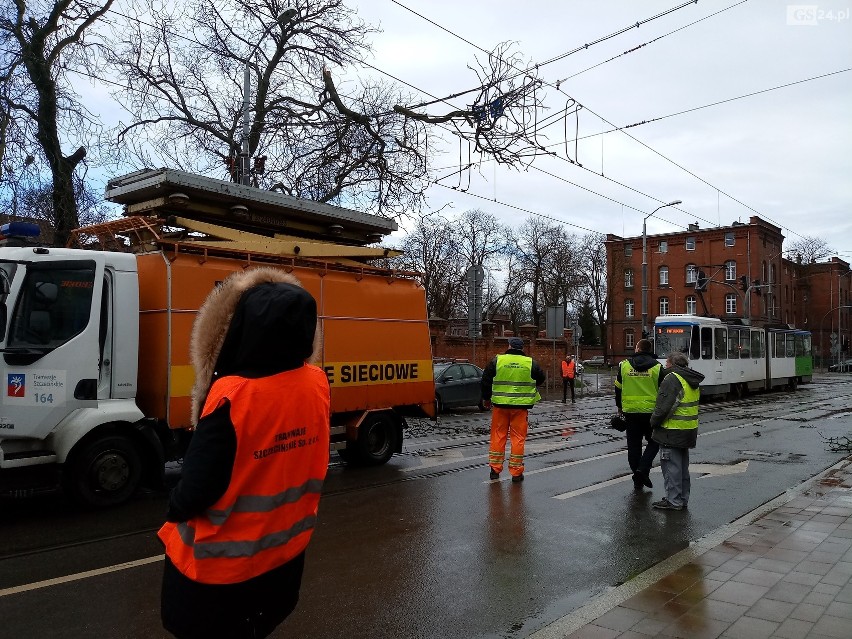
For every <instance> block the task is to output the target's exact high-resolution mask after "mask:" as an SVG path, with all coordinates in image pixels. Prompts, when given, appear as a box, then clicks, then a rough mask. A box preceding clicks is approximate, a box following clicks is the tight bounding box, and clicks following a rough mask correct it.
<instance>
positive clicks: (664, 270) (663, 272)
mask: <svg viewBox="0 0 852 639" xmlns="http://www.w3.org/2000/svg"><path fill="white" fill-rule="evenodd" d="M668 285H669V267H668V266H661V267H660V286H668Z"/></svg>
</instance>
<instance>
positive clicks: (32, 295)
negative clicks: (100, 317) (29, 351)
mask: <svg viewBox="0 0 852 639" xmlns="http://www.w3.org/2000/svg"><path fill="white" fill-rule="evenodd" d="M94 281H95V266H94V263H91V265H90V263H89V262H85V263H82V264H81V263H79V262H77V263H74V264H72V265H69V264H68V263H67V262H66V263H65V264H51V265H39V266H38V267H33V266H32V265H30V266H28V267H27V273H26V276H25V277H24V282H23V284H22V286H21V292H20V295H19V296H18V300H17V303H16V304H15V311H14V313H13V315H12V317H11V321H10V323H9V339H8V342H7V346H9V347H28V346H36V347H39V348H45V347H47V348H56V347H58V346H61V345H62V344H63V343H65V342H67V341H68V340H70V339H71V338H72V337H74V336H75V335H78V334H80V333H81V332H82V331H83V329H85V328H86V326H87V325H88V323H89V316H90V315H91V307H92V293H93V291H94Z"/></svg>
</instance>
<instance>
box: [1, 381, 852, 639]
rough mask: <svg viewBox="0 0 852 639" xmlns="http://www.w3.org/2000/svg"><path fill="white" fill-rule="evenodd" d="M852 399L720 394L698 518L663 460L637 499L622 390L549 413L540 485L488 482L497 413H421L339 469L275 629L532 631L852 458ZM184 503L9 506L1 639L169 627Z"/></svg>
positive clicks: (547, 405) (530, 463) (712, 410)
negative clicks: (669, 491)
mask: <svg viewBox="0 0 852 639" xmlns="http://www.w3.org/2000/svg"><path fill="white" fill-rule="evenodd" d="M850 391H852V377H850V376H848V375H847V376H824V377H819V378H818V379H817V380H816V382H815V383H813V384H811V385H808V386H802V387H800V388H799V390H798V391H797V392H796V393H794V394H789V393H780V392H779V393H772V394H766V395H755V396H753V397H749V398H746V399H744V400H739V401H721V402H714V403H709V404H706V405H702V409H701V437H700V439H699V442H698V448H697V449H696V450H695V451H693V455H692V464H693V488H692V499H691V501H690V508H689V510H688V511H684V512H663V511H655V510H652V509H651V508H650V502H651V501H652V499H658V498H659V497H660V496H661V494H662V492H661V486H662V478H661V477H660V475H659V470H657V471H656V473H654V474H652V480H654V483H655V489H654V490H653V491H648V490H646V491H644V492H642V493H636V492H634V491H633V487H632V482H630V480H629V476H628V475H627V461H626V454H625V449H624V439H623V436H621V435H620V434H619V433H616V432H615V431H611V430H609V429H607V428H606V425H607V418H608V416H609V414H610V413H611V412H612V410H613V400H612V397H611V396H601V397H584V398H582V399H579V400H578V402H577V404H575V405H571V404H568V405H563V404H562V403H561V402H558V401H544V402H542V403H540V404H539V405H538V406H536V408H535V409H534V410H533V411H532V413H531V415H530V422H531V429H530V436H529V438H528V441H527V457H526V466H527V468H526V481H525V482H524V483H523V484H512V483H510V482H509V481H507V478H508V474H507V473H504V475H505V478H504V479H503V480H502V481H497V482H490V481H488V479H487V478H488V469H487V465H486V463H487V448H488V442H487V440H488V415H487V414H486V413H479V412H478V411H470V412H467V411H465V412H459V413H454V414H450V415H446V416H442V418H441V420H440V421H439V423H438V424H437V425H436V424H431V423H429V422H424V423H421V424H413V425H412V428H411V432H410V437H409V438H408V439H407V441H406V444H405V450H404V452H403V454H402V455H399V456H395V457H394V458H393V459H392V460H391V462H390V463H389V464H387V465H386V466H383V467H380V468H351V467H346V466H344V465H342V464H338V463H334V464H332V466H331V467H330V469H329V476H328V480H327V482H326V487H325V491H324V496H323V500H322V502H321V505H320V524H319V527H318V529H317V531H316V534H315V535H314V541H313V543H312V545H311V547H310V549H309V551H308V563H307V569H306V575H305V581H304V584H303V589H302V599H301V602H300V604H299V607H298V609H297V610H296V612H295V613H294V614H293V615H292V616H291V618H290V619H288V620H287V621H286V622H285V624H283V625H282V626H281V628H280V629H279V631H278V632H277V633H276V634H275V635H274V636H277V637H313V638H317V639H326V638H337V637H340V638H346V639H353V638H355V637H442V638H443V637H446V638H457V637H458V638H462V637H464V638H466V639H467V638H471V637H483V638H486V637H488V638H490V637H526V636H528V635H530V634H532V633H533V632H535V631H536V630H538V629H540V628H542V627H544V626H545V625H547V624H548V623H551V622H552V621H555V620H556V619H558V618H560V617H561V616H563V615H565V614H567V613H569V612H571V611H572V610H573V609H575V608H577V607H579V606H580V605H582V604H583V603H585V602H586V601H588V600H589V598H591V597H593V596H595V595H597V594H600V593H602V592H604V591H606V590H607V589H608V588H611V587H613V586H615V585H618V584H620V583H622V582H624V581H626V580H628V579H630V578H631V576H633V575H636V574H638V573H640V572H642V571H644V570H645V569H647V568H649V567H650V566H652V565H654V564H656V563H658V562H659V561H661V560H662V559H665V558H666V557H668V556H670V555H672V554H674V553H675V552H677V551H679V550H681V549H683V548H684V547H686V546H687V545H688V544H689V542H690V541H693V540H695V539H697V538H699V537H701V536H703V535H706V534H708V533H710V532H711V531H713V530H715V529H716V528H718V527H719V526H722V525H724V524H726V523H729V522H730V521H733V520H734V519H737V518H738V517H740V516H741V515H743V514H745V513H747V512H749V511H751V510H753V509H754V508H756V507H757V506H759V505H760V504H762V503H764V502H766V501H768V500H770V499H772V498H773V497H775V496H777V495H778V494H780V493H782V492H784V491H785V490H787V489H789V488H793V487H795V486H797V485H798V484H800V483H801V482H802V481H804V480H806V479H808V478H810V477H812V476H813V475H815V474H817V473H819V472H820V471H822V470H824V469H825V468H827V467H828V466H830V465H832V464H833V463H835V462H837V461H838V460H839V459H841V458H842V457H843V453H840V452H831V451H829V450H828V447H827V445H826V441H825V439H826V438H830V437H838V436H844V435H846V436H848V435H850V434H852V402H850V400H849V396H850ZM698 471H700V473H699V472H698ZM699 474H701V475H702V476H701V478H698V476H699ZM164 509H165V497H164V495H161V494H147V495H142V496H140V497H139V498H138V499H136V500H134V501H133V502H132V503H131V504H127V505H126V506H124V507H122V508H118V509H114V510H111V511H106V512H96V513H93V512H79V511H76V510H74V509H73V508H71V507H70V506H68V505H67V504H66V503H65V502H64V501H63V500H62V499H61V498H59V497H45V498H41V499H38V500H31V501H27V502H3V503H0V535H2V537H0V538H2V540H3V542H2V544H0V620H2V623H0V637H3V638H5V637H10V638H11V637H16V638H17V637H45V638H54V637H76V638H80V637H134V638H135V637H147V638H156V637H162V636H165V635H164V633H163V631H162V630H161V628H160V625H159V616H158V609H159V579H160V571H161V563H160V561H159V560H158V556H159V554H160V548H159V545H158V543H157V542H156V540H155V538H154V531H155V530H156V528H157V527H158V526H159V524H160V523H161V521H162V514H163V512H164ZM137 560H142V561H149V562H150V563H142V564H141V565H132V566H130V567H123V569H119V570H115V571H113V572H108V573H99V572H98V571H99V570H101V569H104V568H109V567H115V566H117V565H118V566H119V567H121V566H120V564H122V563H124V562H133V561H137ZM86 571H96V572H95V574H91V575H89V576H86V575H85V574H84V575H82V576H81V573H85V572H86ZM69 575H70V576H74V579H73V580H71V581H67V582H64V583H43V582H45V581H46V580H50V579H57V578H59V579H64V578H67V577H68V576H69ZM30 588H31V589H30Z"/></svg>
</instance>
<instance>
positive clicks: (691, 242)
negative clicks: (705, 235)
mask: <svg viewBox="0 0 852 639" xmlns="http://www.w3.org/2000/svg"><path fill="white" fill-rule="evenodd" d="M686 250H687V251H694V250H695V238H694V237H688V238H686Z"/></svg>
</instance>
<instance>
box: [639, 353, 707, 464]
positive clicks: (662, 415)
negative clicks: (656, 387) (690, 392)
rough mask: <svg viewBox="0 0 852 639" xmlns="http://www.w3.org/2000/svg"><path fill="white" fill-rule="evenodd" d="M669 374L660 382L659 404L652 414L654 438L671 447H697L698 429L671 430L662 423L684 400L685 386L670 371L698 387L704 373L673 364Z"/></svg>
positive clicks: (691, 385)
mask: <svg viewBox="0 0 852 639" xmlns="http://www.w3.org/2000/svg"><path fill="white" fill-rule="evenodd" d="M666 372H667V374H666V376H665V377H663V381H662V382H661V383H660V392H659V394H658V395H657V405H656V406H655V407H654V412H653V413H652V414H651V426H652V427H653V429H654V430H653V432H652V435H651V436H652V438H653V439H654V441H655V442H657V443H658V444H660V445H661V446H668V447H670V448H695V444H696V442H697V441H698V429H697V428H692V429H690V430H670V429H667V428H663V427H662V425H663V423H664V422H665V421H666V419H668V418H669V416H670V415H671V414H672V413H673V412H674V410H675V408H676V406H677V405H678V404H679V403H680V402H681V401H682V400H683V386H681V383H680V380H679V379H678V378H677V376H675V375H671V374H668V373H677V374H678V375H680V376H681V377H683V379H684V380H686V383H687V384H689V386H690V387H691V388H698V386H699V384H701V381H702V380H703V379H704V375H702V374H701V373H699V372H698V371H695V370H692V369H691V368H681V367H680V366H672V367H671V368H669V369H667V371H666Z"/></svg>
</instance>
